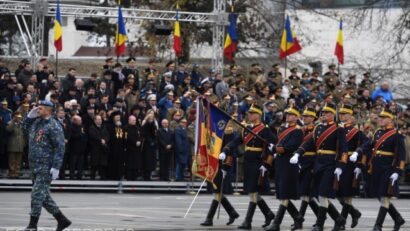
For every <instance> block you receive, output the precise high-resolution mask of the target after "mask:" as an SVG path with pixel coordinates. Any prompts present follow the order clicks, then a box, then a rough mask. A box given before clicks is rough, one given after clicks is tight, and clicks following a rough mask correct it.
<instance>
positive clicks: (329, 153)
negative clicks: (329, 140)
mask: <svg viewBox="0 0 410 231" xmlns="http://www.w3.org/2000/svg"><path fill="white" fill-rule="evenodd" d="M317 154H319V155H335V154H336V151H333V150H323V149H319V150H317Z"/></svg>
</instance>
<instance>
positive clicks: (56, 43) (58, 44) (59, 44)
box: [54, 36, 63, 51]
mask: <svg viewBox="0 0 410 231" xmlns="http://www.w3.org/2000/svg"><path fill="white" fill-rule="evenodd" d="M54 46H55V47H56V49H57V51H62V50H63V37H62V36H60V38H58V39H57V40H54Z"/></svg>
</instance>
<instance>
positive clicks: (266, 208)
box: [258, 199, 275, 228]
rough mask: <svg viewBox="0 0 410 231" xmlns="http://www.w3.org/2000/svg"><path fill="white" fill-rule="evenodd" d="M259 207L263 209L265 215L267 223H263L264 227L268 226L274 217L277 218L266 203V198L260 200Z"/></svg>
mask: <svg viewBox="0 0 410 231" xmlns="http://www.w3.org/2000/svg"><path fill="white" fill-rule="evenodd" d="M258 207H259V209H260V210H261V211H262V213H263V215H264V216H265V224H263V225H262V228H264V227H266V226H268V225H269V224H270V223H271V221H272V220H273V219H275V214H274V213H273V212H272V210H271V209H270V208H269V206H268V205H267V204H266V202H265V200H264V199H261V200H260V201H258Z"/></svg>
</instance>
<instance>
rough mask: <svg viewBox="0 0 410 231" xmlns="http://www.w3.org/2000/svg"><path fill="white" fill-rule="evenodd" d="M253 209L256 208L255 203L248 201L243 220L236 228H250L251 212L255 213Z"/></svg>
mask: <svg viewBox="0 0 410 231" xmlns="http://www.w3.org/2000/svg"><path fill="white" fill-rule="evenodd" d="M255 209H256V203H254V202H249V206H248V211H247V212H246V217H245V221H244V222H243V223H242V224H241V225H240V226H239V227H238V229H252V218H253V214H255Z"/></svg>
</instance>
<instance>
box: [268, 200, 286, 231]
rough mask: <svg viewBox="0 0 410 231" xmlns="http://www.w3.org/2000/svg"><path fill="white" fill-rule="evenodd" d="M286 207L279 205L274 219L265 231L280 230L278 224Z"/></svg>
mask: <svg viewBox="0 0 410 231" xmlns="http://www.w3.org/2000/svg"><path fill="white" fill-rule="evenodd" d="M286 210H287V208H286V207H285V206H283V205H280V206H279V209H278V212H277V213H276V217H275V220H274V221H273V223H272V224H271V225H269V226H268V227H266V228H265V230H266V231H280V224H281V223H282V220H283V216H285V212H286Z"/></svg>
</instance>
